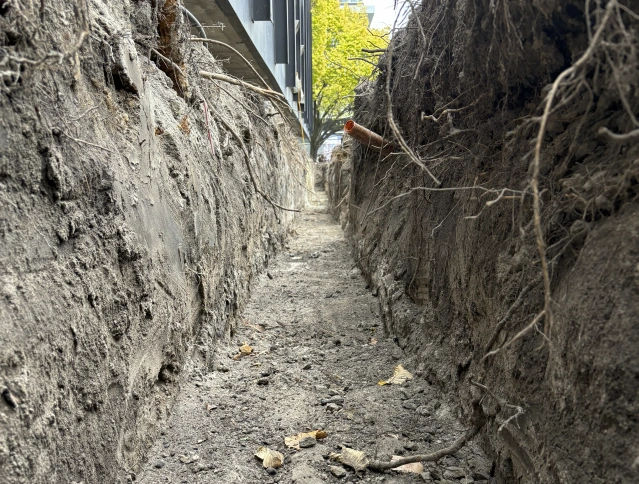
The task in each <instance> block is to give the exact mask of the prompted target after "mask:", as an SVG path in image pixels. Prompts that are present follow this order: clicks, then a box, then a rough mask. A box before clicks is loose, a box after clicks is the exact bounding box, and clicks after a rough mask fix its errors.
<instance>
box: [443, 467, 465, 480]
mask: <svg viewBox="0 0 639 484" xmlns="http://www.w3.org/2000/svg"><path fill="white" fill-rule="evenodd" d="M465 475H466V473H465V472H464V469H462V468H461V467H449V468H448V469H447V470H446V471H444V479H461V478H462V477H464V476H465Z"/></svg>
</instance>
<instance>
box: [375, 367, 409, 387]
mask: <svg viewBox="0 0 639 484" xmlns="http://www.w3.org/2000/svg"><path fill="white" fill-rule="evenodd" d="M412 379H413V375H412V373H410V372H409V371H407V370H406V369H404V367H403V366H402V365H397V366H396V367H395V371H394V372H393V376H392V377H390V378H389V379H388V380H381V381H379V382H377V384H378V385H401V384H402V383H405V382H406V381H408V380H412Z"/></svg>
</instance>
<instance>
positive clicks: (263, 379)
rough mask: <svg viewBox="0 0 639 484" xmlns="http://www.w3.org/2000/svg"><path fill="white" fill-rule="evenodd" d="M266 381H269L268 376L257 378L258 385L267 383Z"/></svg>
mask: <svg viewBox="0 0 639 484" xmlns="http://www.w3.org/2000/svg"><path fill="white" fill-rule="evenodd" d="M268 383H269V381H268V378H260V379H258V380H257V384H258V385H268Z"/></svg>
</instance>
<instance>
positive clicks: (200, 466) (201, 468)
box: [191, 462, 209, 474]
mask: <svg viewBox="0 0 639 484" xmlns="http://www.w3.org/2000/svg"><path fill="white" fill-rule="evenodd" d="M208 470H209V466H207V465H204V464H202V463H201V462H200V463H198V464H197V465H196V466H194V467H193V469H191V472H192V473H193V474H197V473H198V472H202V471H208Z"/></svg>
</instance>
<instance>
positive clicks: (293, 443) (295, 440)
mask: <svg viewBox="0 0 639 484" xmlns="http://www.w3.org/2000/svg"><path fill="white" fill-rule="evenodd" d="M304 437H313V438H314V439H317V440H320V439H325V438H326V437H328V434H327V433H326V431H324V430H313V431H312V432H302V433H299V434H297V435H291V436H289V437H284V443H285V444H286V446H287V447H290V448H291V449H297V450H301V449H300V440H302V439H303V438H304Z"/></svg>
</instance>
